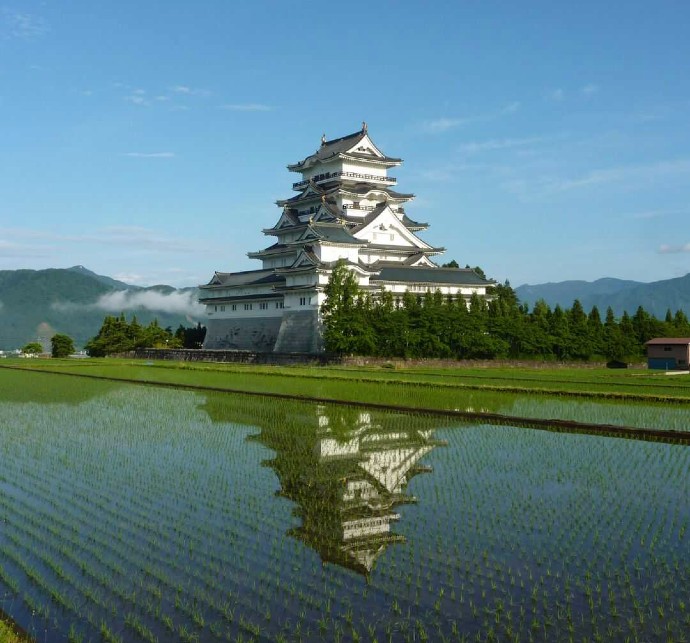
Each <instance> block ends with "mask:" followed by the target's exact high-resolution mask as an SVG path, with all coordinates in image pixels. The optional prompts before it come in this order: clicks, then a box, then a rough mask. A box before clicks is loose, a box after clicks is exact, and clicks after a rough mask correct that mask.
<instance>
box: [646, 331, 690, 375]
mask: <svg viewBox="0 0 690 643" xmlns="http://www.w3.org/2000/svg"><path fill="white" fill-rule="evenodd" d="M645 346H646V347H647V367H648V368H655V369H663V370H667V371H673V370H688V365H689V364H690V337H656V338H654V339H650V340H649V341H648V342H647V343H646V344H645Z"/></svg>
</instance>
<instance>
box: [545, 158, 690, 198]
mask: <svg viewBox="0 0 690 643" xmlns="http://www.w3.org/2000/svg"><path fill="white" fill-rule="evenodd" d="M685 174H690V160H689V159H677V160H673V161H659V162H657V163H650V164H646V165H632V166H630V165H628V166H621V167H612V168H607V169H602V170H594V171H592V172H589V173H588V174H585V175H584V176H582V177H579V178H575V179H557V180H554V181H552V182H551V184H550V185H549V186H548V187H549V189H551V190H552V191H554V192H564V191H567V190H575V189H578V188H583V187H590V186H595V185H602V184H607V183H621V182H631V181H634V182H636V183H637V182H649V181H653V180H655V179H660V178H666V177H674V176H679V175H685Z"/></svg>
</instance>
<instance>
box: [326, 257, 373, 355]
mask: <svg viewBox="0 0 690 643" xmlns="http://www.w3.org/2000/svg"><path fill="white" fill-rule="evenodd" d="M324 293H325V295H326V301H325V302H324V304H323V306H321V319H322V321H323V325H324V331H323V340H324V346H325V348H326V350H327V351H328V352H332V353H338V354H351V353H353V352H355V349H356V348H357V335H358V334H359V333H360V332H362V330H363V329H362V328H361V321H362V315H363V311H362V309H360V310H358V311H357V315H355V314H354V313H355V307H356V304H357V302H358V300H359V299H360V298H361V296H362V291H361V289H360V287H359V284H358V283H357V278H356V277H355V275H354V273H353V272H352V270H350V269H349V268H348V267H347V266H346V265H345V262H344V261H342V260H341V261H338V263H337V264H336V265H335V267H334V268H333V272H331V276H330V277H329V279H328V284H326V287H325V288H324ZM355 317H356V319H355Z"/></svg>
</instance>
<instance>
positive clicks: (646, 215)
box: [627, 210, 687, 219]
mask: <svg viewBox="0 0 690 643" xmlns="http://www.w3.org/2000/svg"><path fill="white" fill-rule="evenodd" d="M674 214H687V211H686V210H646V211H644V212H633V213H632V214H628V215H627V216H628V217H629V218H631V219H661V218H663V217H667V216H672V215H674Z"/></svg>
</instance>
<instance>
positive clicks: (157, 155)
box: [122, 152, 175, 159]
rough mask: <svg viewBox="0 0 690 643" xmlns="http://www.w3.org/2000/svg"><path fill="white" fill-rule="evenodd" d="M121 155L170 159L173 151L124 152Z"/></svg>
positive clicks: (173, 153) (172, 156)
mask: <svg viewBox="0 0 690 643" xmlns="http://www.w3.org/2000/svg"><path fill="white" fill-rule="evenodd" d="M122 156H129V157H130V158H137V159H170V158H174V156H175V152H125V153H124V154H123V155H122Z"/></svg>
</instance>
